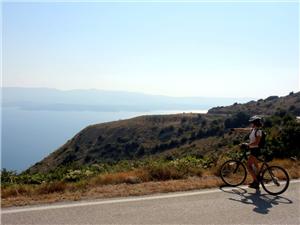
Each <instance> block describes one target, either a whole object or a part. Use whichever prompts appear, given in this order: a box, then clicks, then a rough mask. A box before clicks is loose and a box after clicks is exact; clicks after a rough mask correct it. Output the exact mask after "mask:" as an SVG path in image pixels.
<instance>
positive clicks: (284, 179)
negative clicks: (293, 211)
mask: <svg viewBox="0 0 300 225" xmlns="http://www.w3.org/2000/svg"><path fill="white" fill-rule="evenodd" d="M289 182H290V178H289V175H288V173H287V172H286V171H285V170H284V169H283V168H281V167H279V166H270V167H267V168H266V169H265V170H264V171H263V172H262V177H261V185H262V187H263V189H264V190H265V191H266V192H267V193H269V194H270V195H280V194H282V193H283V192H285V191H286V189H287V188H288V186H289Z"/></svg>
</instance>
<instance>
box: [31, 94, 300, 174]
mask: <svg viewBox="0 0 300 225" xmlns="http://www.w3.org/2000/svg"><path fill="white" fill-rule="evenodd" d="M299 110H300V92H299V93H295V94H294V93H291V94H290V95H288V96H285V97H274V96H272V97H269V98H267V99H265V100H259V101H257V102H254V101H253V102H248V103H246V104H234V105H232V106H228V107H217V108H213V109H211V110H209V113H208V114H195V113H183V114H174V115H152V116H140V117H136V118H133V119H128V120H120V121H115V122H109V123H102V124H96V125H91V126H88V127H87V128H85V129H83V130H82V131H80V132H79V133H78V134H77V135H76V136H74V137H73V138H72V139H71V140H69V141H68V142H67V143H66V144H64V145H63V146H62V147H60V148H59V149H58V150H56V151H54V152H53V153H52V154H50V155H49V156H47V157H46V158H45V159H43V160H42V161H41V162H38V163H36V164H35V165H34V166H32V167H31V168H29V171H30V172H47V171H49V170H52V169H55V168H57V167H59V166H65V165H69V164H74V165H79V166H80V165H90V164H94V163H99V162H116V161H119V160H123V159H139V158H144V157H148V156H162V155H164V156H165V157H179V156H183V155H191V154H193V155H196V156H199V157H204V156H205V155H206V154H212V153H214V152H216V151H221V150H222V149H223V150H224V149H227V148H228V145H229V144H231V145H232V142H231V141H230V138H231V136H230V134H229V133H228V129H227V128H226V126H227V125H226V122H227V124H228V120H229V119H230V120H234V119H235V115H236V114H237V115H242V116H240V117H237V119H238V120H242V121H241V122H239V121H238V122H239V123H240V124H248V118H247V116H246V115H249V116H250V115H254V114H269V115H271V114H274V113H278V112H279V113H280V112H282V111H285V113H287V112H288V113H291V114H294V115H299ZM233 122H237V121H233Z"/></svg>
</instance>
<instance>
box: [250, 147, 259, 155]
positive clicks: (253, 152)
mask: <svg viewBox="0 0 300 225" xmlns="http://www.w3.org/2000/svg"><path fill="white" fill-rule="evenodd" d="M250 155H253V156H255V157H258V156H260V155H261V152H260V148H250Z"/></svg>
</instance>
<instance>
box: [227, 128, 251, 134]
mask: <svg viewBox="0 0 300 225" xmlns="http://www.w3.org/2000/svg"><path fill="white" fill-rule="evenodd" d="M231 130H232V131H236V132H245V133H249V132H250V131H251V128H249V127H246V128H232V129H231Z"/></svg>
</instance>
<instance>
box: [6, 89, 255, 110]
mask: <svg viewBox="0 0 300 225" xmlns="http://www.w3.org/2000/svg"><path fill="white" fill-rule="evenodd" d="M2 94H3V103H2V104H3V106H4V107H18V108H20V109H22V110H47V111H103V112H107V111H112V112H115V111H137V112H145V111H155V110H191V109H194V110H196V109H209V108H211V107H214V106H218V105H228V104H231V103H233V102H246V101H249V100H250V99H247V98H222V97H220V98H207V97H168V96H160V95H147V94H142V93H134V92H125V91H105V90H96V89H91V90H70V91H61V90H57V89H50V88H18V87H16V88H15V87H5V88H2Z"/></svg>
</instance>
